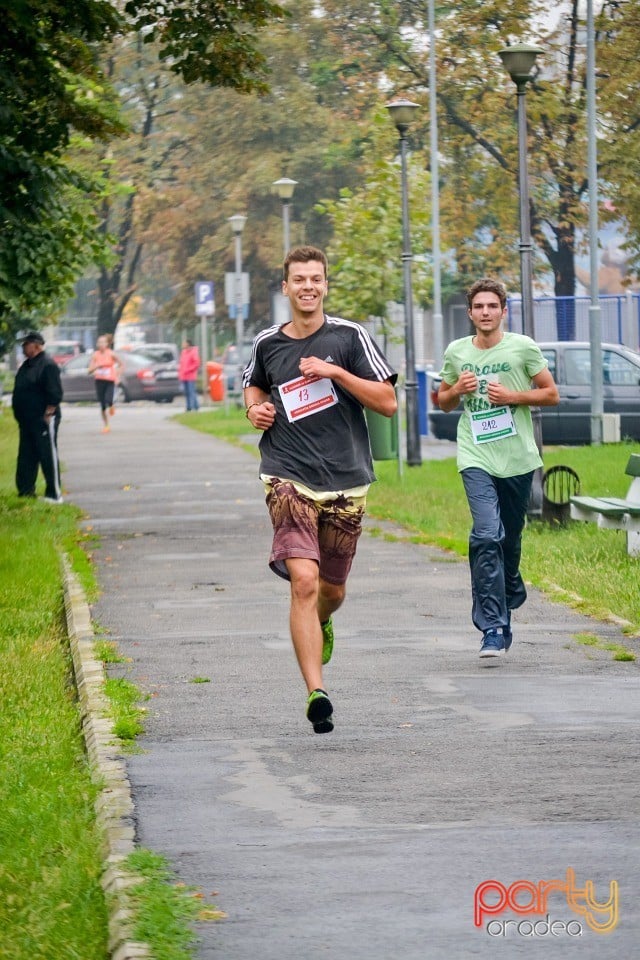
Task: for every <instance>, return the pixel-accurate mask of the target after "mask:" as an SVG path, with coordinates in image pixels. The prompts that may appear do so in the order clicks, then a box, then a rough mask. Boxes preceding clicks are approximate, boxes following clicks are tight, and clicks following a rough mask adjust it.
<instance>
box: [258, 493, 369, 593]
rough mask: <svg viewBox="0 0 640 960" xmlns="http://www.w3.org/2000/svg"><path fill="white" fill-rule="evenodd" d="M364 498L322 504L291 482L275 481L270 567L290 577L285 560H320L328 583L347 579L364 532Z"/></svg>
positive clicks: (270, 501)
mask: <svg viewBox="0 0 640 960" xmlns="http://www.w3.org/2000/svg"><path fill="white" fill-rule="evenodd" d="M364 500H365V498H364V497H358V498H355V499H354V498H351V497H344V496H341V497H337V498H336V499H335V500H330V501H327V502H324V503H319V502H317V501H315V500H311V499H309V498H308V497H305V496H303V495H302V494H301V493H300V492H299V491H298V490H296V488H295V487H294V485H293V484H292V483H289V482H287V481H286V480H275V479H274V480H273V481H272V482H271V485H270V486H269V488H268V492H267V507H268V509H269V516H270V517H271V523H272V524H273V544H272V547H271V556H270V557H269V566H270V567H271V569H272V570H273V572H274V573H276V574H277V575H278V576H279V577H283V578H284V579H285V580H289V579H290V577H289V571H288V570H287V566H286V563H285V560H290V559H293V558H294V557H302V558H304V559H309V560H317V562H318V565H319V567H320V576H321V577H322V579H323V580H325V581H326V582H327V583H335V584H343V583H346V582H347V577H348V576H349V571H350V570H351V564H352V563H353V558H354V557H355V555H356V546H357V544H358V538H359V537H360V534H361V532H362V517H363V516H364Z"/></svg>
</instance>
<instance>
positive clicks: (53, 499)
mask: <svg viewBox="0 0 640 960" xmlns="http://www.w3.org/2000/svg"><path fill="white" fill-rule="evenodd" d="M42 499H43V500H44V502H45V503H64V500H63V499H62V497H58V498H57V499H56V497H43V498H42Z"/></svg>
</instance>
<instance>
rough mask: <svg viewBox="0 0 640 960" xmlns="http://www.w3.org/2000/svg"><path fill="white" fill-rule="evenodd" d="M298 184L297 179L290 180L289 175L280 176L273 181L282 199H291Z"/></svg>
mask: <svg viewBox="0 0 640 960" xmlns="http://www.w3.org/2000/svg"><path fill="white" fill-rule="evenodd" d="M297 184H298V181H297V180H290V179H289V177H280V179H279V180H274V181H273V184H272V186H273V187H275V189H276V193H277V194H278V196H279V197H280V199H281V200H291V197H292V196H293V191H294V190H295V188H296V186H297Z"/></svg>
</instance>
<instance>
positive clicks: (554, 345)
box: [429, 340, 640, 445]
mask: <svg viewBox="0 0 640 960" xmlns="http://www.w3.org/2000/svg"><path fill="white" fill-rule="evenodd" d="M538 346H539V347H540V349H541V350H542V353H543V355H544V356H545V357H546V359H547V360H548V362H549V370H550V371H551V373H552V374H553V377H554V379H555V381H556V383H557V385H558V391H559V393H560V403H559V404H558V406H557V407H541V412H542V440H543V442H544V443H545V444H567V445H572V444H573V445H575V444H584V443H590V441H591V347H590V345H589V343H586V342H576V341H569V340H558V341H549V342H543V343H538ZM439 384H440V381H439V379H435V380H434V382H433V385H432V390H431V393H430V396H429V404H430V410H429V427H430V430H431V433H432V434H433V436H434V437H436V438H437V439H438V440H455V439H456V430H457V426H458V419H459V417H460V410H452V411H451V413H443V411H442V410H439V409H438V400H437V393H438V386H439ZM602 393H603V405H604V412H605V413H617V414H619V415H620V435H621V437H622V439H631V440H640V353H636V351H635V350H631V349H629V347H625V346H623V345H622V344H619V343H603V344H602Z"/></svg>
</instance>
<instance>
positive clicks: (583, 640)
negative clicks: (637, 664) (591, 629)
mask: <svg viewBox="0 0 640 960" xmlns="http://www.w3.org/2000/svg"><path fill="white" fill-rule="evenodd" d="M573 639H574V640H575V641H576V643H580V644H582V646H583V647H596V648H597V649H598V650H610V651H611V653H612V655H613V659H614V660H620V661H631V660H635V659H636V655H635V653H634V652H633V651H632V650H629V648H628V647H625V646H624V644H622V643H607V642H606V641H604V640H601V639H600V637H597V636H596V635H595V634H594V633H576V634H575V635H574V637H573Z"/></svg>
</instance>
